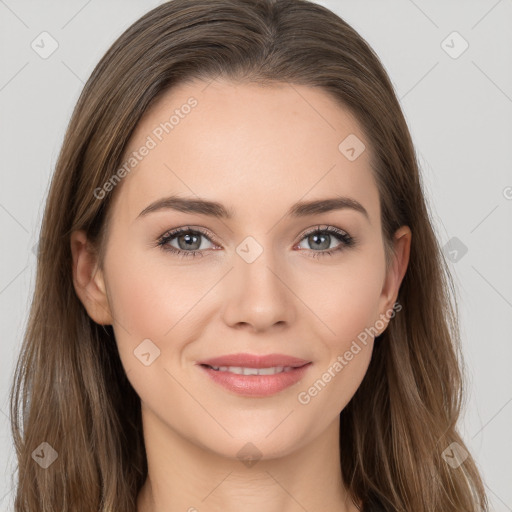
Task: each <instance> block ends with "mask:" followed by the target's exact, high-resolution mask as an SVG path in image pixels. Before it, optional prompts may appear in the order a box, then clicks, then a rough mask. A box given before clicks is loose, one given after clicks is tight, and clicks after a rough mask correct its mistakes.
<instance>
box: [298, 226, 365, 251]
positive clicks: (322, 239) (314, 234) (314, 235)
mask: <svg viewBox="0 0 512 512" xmlns="http://www.w3.org/2000/svg"><path fill="white" fill-rule="evenodd" d="M336 239H337V240H338V241H339V242H340V243H339V244H338V245H337V246H335V247H332V246H331V242H333V241H335V240H336ZM302 240H305V241H306V243H307V244H308V245H309V246H310V247H313V248H314V249H321V250H320V251H318V250H314V249H311V252H312V254H311V255H312V256H313V257H314V258H317V257H318V256H332V255H334V253H336V252H339V251H342V250H343V249H345V248H348V247H352V246H354V244H355V238H353V237H351V236H350V235H349V234H348V233H347V232H346V231H342V230H341V229H338V228H336V227H334V226H317V227H316V228H315V229H314V230H312V231H308V232H307V233H306V234H305V235H304V236H303V238H302ZM297 247H300V244H299V245H298V246H297ZM301 249H303V247H302V248H301Z"/></svg>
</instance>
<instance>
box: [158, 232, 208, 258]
mask: <svg viewBox="0 0 512 512" xmlns="http://www.w3.org/2000/svg"><path fill="white" fill-rule="evenodd" d="M201 238H206V239H207V240H209V241H210V242H211V240H210V238H209V237H208V235H207V234H206V232H204V231H203V230H201V229H198V228H196V229H192V228H190V227H183V228H178V229H174V230H172V231H168V232H167V233H165V234H164V235H163V236H161V237H160V238H159V239H158V244H157V245H158V246H160V247H161V248H162V249H163V250H164V251H169V252H172V253H175V254H176V255H178V256H180V257H182V256H185V257H195V256H204V254H203V251H204V250H205V247H204V245H203V243H202V241H201ZM175 239H176V240H175ZM174 241H175V243H176V244H177V247H176V246H174V245H172V244H171V242H174Z"/></svg>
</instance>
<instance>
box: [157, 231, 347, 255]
mask: <svg viewBox="0 0 512 512" xmlns="http://www.w3.org/2000/svg"><path fill="white" fill-rule="evenodd" d="M186 233H188V234H194V235H202V236H204V237H205V238H206V239H207V240H209V241H210V242H212V243H214V242H213V241H212V240H211V239H210V237H209V236H208V233H206V231H204V230H202V229H201V228H194V229H192V228H190V227H188V226H187V227H183V228H177V229H174V230H171V231H168V232H166V233H165V234H164V235H162V236H161V237H160V238H159V239H158V240H157V246H159V247H161V249H162V250H163V251H168V252H171V253H173V254H175V255H176V256H178V257H179V258H183V257H185V258H187V257H190V258H194V257H195V256H201V257H203V256H204V254H203V252H204V251H203V250H195V251H183V250H181V249H176V247H172V246H170V245H167V244H168V243H169V242H170V241H171V240H172V239H173V238H176V237H177V236H179V235H181V234H186ZM316 233H321V234H329V235H335V237H336V238H337V239H338V240H339V241H340V242H342V243H341V244H340V245H339V246H337V247H335V248H333V249H325V250H323V251H314V250H312V249H308V250H309V251H311V252H312V253H313V255H312V257H313V258H318V257H319V256H333V255H334V254H335V253H337V252H340V251H342V250H344V249H346V248H349V247H353V246H354V245H355V244H356V239H355V238H354V237H352V236H350V235H349V234H348V233H346V232H345V231H342V230H341V229H338V228H336V227H334V226H326V227H322V226H317V227H316V228H314V229H312V230H311V231H308V232H306V233H304V235H302V238H301V239H300V242H302V240H304V238H306V237H308V236H310V235H313V234H316ZM300 242H299V243H300ZM301 250H304V249H301ZM315 253H316V254H315Z"/></svg>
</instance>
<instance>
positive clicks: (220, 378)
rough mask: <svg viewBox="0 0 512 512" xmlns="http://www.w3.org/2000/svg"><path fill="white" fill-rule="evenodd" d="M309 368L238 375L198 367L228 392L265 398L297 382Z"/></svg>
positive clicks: (308, 365)
mask: <svg viewBox="0 0 512 512" xmlns="http://www.w3.org/2000/svg"><path fill="white" fill-rule="evenodd" d="M310 366H311V363H307V364H306V365H304V366H301V367H299V368H294V369H293V370H290V371H288V372H281V373H276V374H274V375H239V374H237V373H231V372H221V371H218V370H213V369H212V368H209V367H208V366H202V365H200V368H201V369H202V370H203V371H205V372H206V373H207V374H208V376H209V377H210V378H211V379H212V380H213V381H215V382H216V383H217V384H220V385H221V386H224V387H225V388H226V389H228V390H229V391H233V392H234V393H237V394H238V395H243V396H251V397H265V396H270V395H274V394H275V393H279V391H282V390H283V389H286V388H288V387H290V386H292V385H293V384H296V383H297V382H299V380H300V379H302V377H304V374H305V373H306V372H307V371H308V368H309V367H310Z"/></svg>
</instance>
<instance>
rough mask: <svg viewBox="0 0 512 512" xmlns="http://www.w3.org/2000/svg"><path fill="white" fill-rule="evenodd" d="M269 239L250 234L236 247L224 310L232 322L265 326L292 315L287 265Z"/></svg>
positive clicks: (284, 319) (229, 322)
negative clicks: (285, 272) (285, 267)
mask: <svg viewBox="0 0 512 512" xmlns="http://www.w3.org/2000/svg"><path fill="white" fill-rule="evenodd" d="M270 239H271V236H268V237H266V238H265V242H263V243H261V242H259V241H258V240H256V238H254V237H252V236H248V237H246V238H245V239H244V240H243V241H242V242H241V243H240V244H239V245H238V246H237V247H236V254H235V258H234V265H233V266H234V268H233V270H232V271H231V272H230V275H229V277H228V282H227V283H226V301H227V302H226V307H225V310H224V314H225V321H226V322H227V323H228V324H229V325H231V326H233V325H235V324H239V323H244V324H245V323H246V324H251V325H252V326H253V327H254V328H256V329H257V330H262V329H265V328H269V327H271V326H272V325H274V324H276V323H282V322H290V321H291V319H292V313H293V307H294V306H293V304H292V301H291V300H290V299H291V297H292V296H293V294H291V293H290V291H289V290H288V288H287V286H286V285H285V283H286V275H283V270H282V269H283V268H284V265H282V264H281V263H282V262H281V261H280V260H279V258H278V257H277V256H276V254H275V251H274V250H273V248H272V247H271V246H270V245H269V244H270V242H269V240H270ZM260 240H261V238H260Z"/></svg>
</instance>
